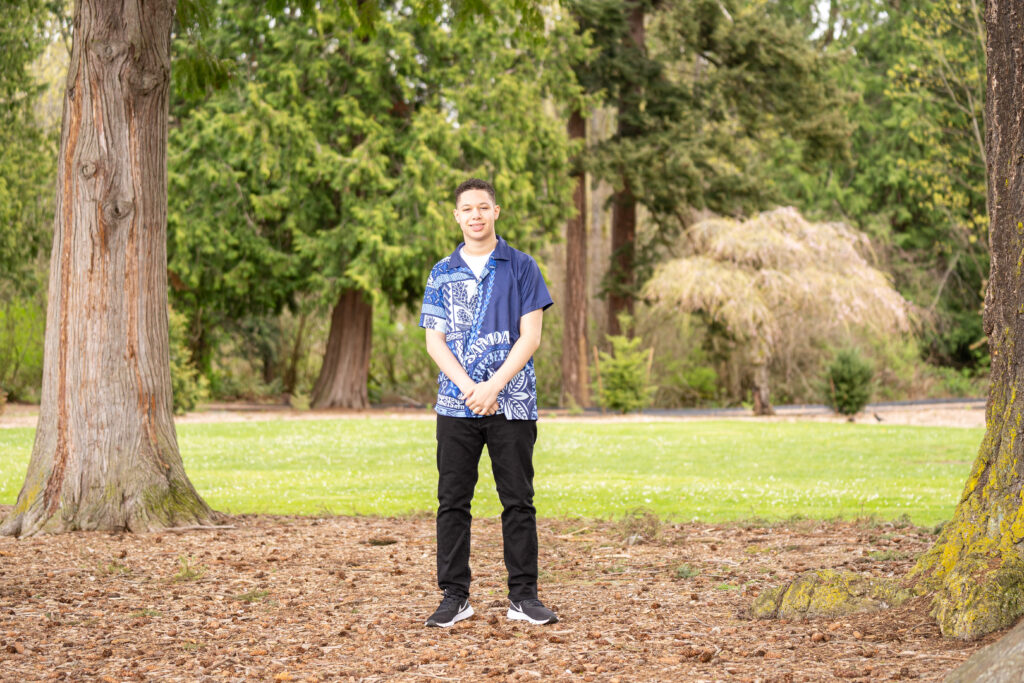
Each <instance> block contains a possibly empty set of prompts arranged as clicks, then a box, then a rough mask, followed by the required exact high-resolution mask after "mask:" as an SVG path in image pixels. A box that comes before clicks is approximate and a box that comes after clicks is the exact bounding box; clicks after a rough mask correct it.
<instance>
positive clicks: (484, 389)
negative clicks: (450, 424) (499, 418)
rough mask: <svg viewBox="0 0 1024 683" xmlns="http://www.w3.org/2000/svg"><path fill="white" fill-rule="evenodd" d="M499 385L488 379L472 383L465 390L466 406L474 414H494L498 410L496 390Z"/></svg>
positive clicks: (498, 389) (499, 388)
mask: <svg viewBox="0 0 1024 683" xmlns="http://www.w3.org/2000/svg"><path fill="white" fill-rule="evenodd" d="M499 391H501V387H500V386H498V385H497V383H496V382H492V381H490V380H488V381H486V382H480V383H479V384H474V385H473V386H472V387H471V388H470V390H469V391H467V392H466V395H465V400H466V407H467V408H469V409H470V410H472V411H473V414H474V415H494V414H495V413H496V412H498V392H499Z"/></svg>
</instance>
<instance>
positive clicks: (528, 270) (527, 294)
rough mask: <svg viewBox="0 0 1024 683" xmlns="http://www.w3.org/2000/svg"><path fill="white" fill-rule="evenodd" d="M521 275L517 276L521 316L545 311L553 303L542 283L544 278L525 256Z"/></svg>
mask: <svg viewBox="0 0 1024 683" xmlns="http://www.w3.org/2000/svg"><path fill="white" fill-rule="evenodd" d="M524 265H525V268H523V271H522V273H521V274H520V276H519V306H520V308H519V310H521V311H522V314H523V315H526V314H527V313H531V312H533V311H536V310H537V309H541V310H544V309H547V308H548V307H550V306H551V305H552V304H553V303H554V301H552V300H551V295H550V294H549V293H548V286H547V284H545V282H544V276H543V275H541V273H540V267H539V266H538V265H537V262H536V261H534V260H533V258H531V257H529V256H527V262H526V263H525V264H524Z"/></svg>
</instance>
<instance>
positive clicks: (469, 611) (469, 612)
mask: <svg viewBox="0 0 1024 683" xmlns="http://www.w3.org/2000/svg"><path fill="white" fill-rule="evenodd" d="M473 614H474V612H473V606H472V605H466V609H464V610H462V611H461V612H459V613H458V614H456V615H455V616H454V617H452V620H451V621H446V622H444V623H438V624H431V623H430V621H427V623H426V625H427V626H436V627H438V628H449V627H451V626H454V625H455V624H457V623H458V622H460V621H462V620H463V619H469V618H470V617H471V616H473Z"/></svg>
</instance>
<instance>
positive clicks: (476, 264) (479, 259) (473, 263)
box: [459, 247, 494, 299]
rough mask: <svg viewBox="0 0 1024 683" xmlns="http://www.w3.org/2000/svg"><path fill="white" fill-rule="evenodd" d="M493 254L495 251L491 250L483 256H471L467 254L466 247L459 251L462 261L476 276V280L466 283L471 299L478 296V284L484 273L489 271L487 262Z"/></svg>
mask: <svg viewBox="0 0 1024 683" xmlns="http://www.w3.org/2000/svg"><path fill="white" fill-rule="evenodd" d="M493 253H494V251H493V250H491V251H489V252H487V253H486V254H484V255H483V256H470V255H469V254H467V253H466V248H465V247H463V248H462V249H460V250H459V255H460V256H462V260H463V261H465V262H466V265H467V266H469V269H470V270H471V271H473V275H475V276H476V280H474V281H472V282H466V294H467V295H468V296H469V298H470V299H472V298H473V297H475V296H476V289H477V284H479V282H480V278H482V277H483V276H484V272H485V271H486V270H487V260H488V259H490V258H491V254H493Z"/></svg>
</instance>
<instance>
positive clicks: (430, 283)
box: [420, 268, 448, 332]
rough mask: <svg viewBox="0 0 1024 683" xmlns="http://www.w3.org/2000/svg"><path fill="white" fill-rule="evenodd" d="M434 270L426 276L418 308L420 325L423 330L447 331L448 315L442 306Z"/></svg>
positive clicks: (442, 299) (442, 302) (441, 295)
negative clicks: (425, 285) (420, 304)
mask: <svg viewBox="0 0 1024 683" xmlns="http://www.w3.org/2000/svg"><path fill="white" fill-rule="evenodd" d="M436 270H437V269H436V268H435V269H434V270H431V271H430V277H429V278H427V288H426V290H425V291H424V293H423V306H422V308H421V309H420V327H422V328H423V329H425V330H437V331H438V332H447V331H448V322H447V319H448V316H447V314H446V311H445V308H444V296H443V294H442V293H441V287H440V286H439V285H438V284H437V281H436V279H435V272H436Z"/></svg>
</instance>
